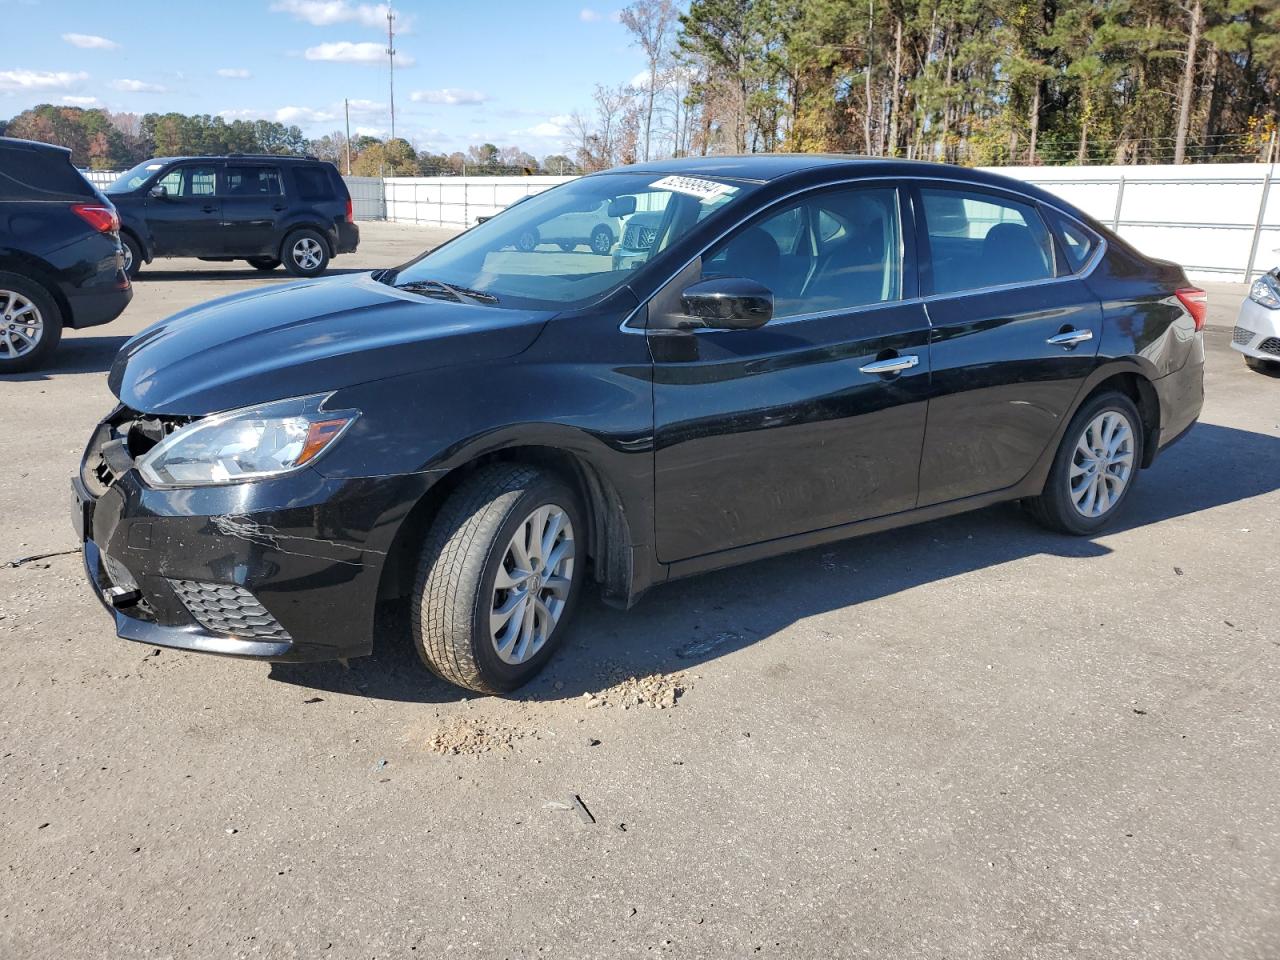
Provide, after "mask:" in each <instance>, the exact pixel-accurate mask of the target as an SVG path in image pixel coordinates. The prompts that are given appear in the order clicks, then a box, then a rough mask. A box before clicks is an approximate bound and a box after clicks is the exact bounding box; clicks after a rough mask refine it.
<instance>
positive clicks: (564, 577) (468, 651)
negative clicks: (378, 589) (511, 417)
mask: <svg viewBox="0 0 1280 960" xmlns="http://www.w3.org/2000/svg"><path fill="white" fill-rule="evenodd" d="M539 530H541V531H542V533H541V534H539V533H538V532H537V531H539ZM585 534H586V525H585V523H584V520H583V513H582V507H581V505H580V504H579V502H578V496H577V494H576V493H575V492H574V491H573V490H572V489H571V488H570V487H569V486H567V485H566V484H565V483H564V482H563V481H561V480H560V479H559V478H558V477H556V476H554V475H553V474H550V473H547V472H546V471H544V470H541V469H539V468H537V467H532V466H526V465H522V464H505V463H503V464H494V465H493V466H489V467H485V468H482V469H481V470H479V471H477V472H476V473H475V474H474V475H473V476H472V477H470V478H469V479H468V480H467V481H466V482H465V483H464V484H463V485H462V486H460V487H459V488H458V489H457V490H455V491H454V492H453V493H452V494H451V495H450V496H449V498H448V499H447V500H446V501H445V502H444V505H443V506H442V507H441V508H440V512H439V514H438V515H437V516H436V518H435V522H434V523H433V524H432V526H431V529H430V531H429V533H428V535H427V540H426V543H425V544H424V546H423V549H422V554H421V558H420V560H419V562H418V574H417V577H416V579H415V583H414V591H413V613H412V616H411V623H412V628H413V639H414V646H415V647H416V648H417V650H418V655H419V656H420V657H421V658H422V661H423V663H425V664H426V665H427V667H428V668H430V669H431V670H432V671H433V672H434V673H436V674H437V675H438V676H440V677H442V678H443V679H445V680H448V681H449V682H450V683H454V684H457V685H458V686H460V687H466V688H467V689H469V690H475V691H478V692H480V693H505V692H507V691H509V690H514V689H515V688H516V687H519V686H521V685H522V684H524V683H526V682H528V681H529V680H530V679H531V678H532V677H533V676H534V675H535V674H537V673H538V671H540V670H541V669H542V668H543V667H544V666H545V665H546V663H547V661H548V660H549V659H550V658H551V656H552V654H553V653H554V652H555V649H556V648H557V647H558V646H559V645H560V643H561V642H562V641H563V639H564V635H565V630H566V626H567V624H568V621H569V620H570V618H571V617H572V616H573V612H574V608H575V607H576V605H577V600H578V595H579V594H580V593H581V592H582V580H583V569H584V566H585V561H586V557H585V555H584V553H585V551H584V550H583V546H584V541H583V540H582V538H583V537H584V536H585ZM548 540H549V541H550V542H549V543H548V542H547V541H548ZM522 557H523V559H521V558H522ZM522 564H527V566H528V568H529V569H528V570H524V569H523V568H522ZM500 578H501V579H500ZM504 584H505V586H504ZM522 599H523V603H522V602H521V601H522ZM504 613H505V615H506V617H505V619H504V618H503V615H504Z"/></svg>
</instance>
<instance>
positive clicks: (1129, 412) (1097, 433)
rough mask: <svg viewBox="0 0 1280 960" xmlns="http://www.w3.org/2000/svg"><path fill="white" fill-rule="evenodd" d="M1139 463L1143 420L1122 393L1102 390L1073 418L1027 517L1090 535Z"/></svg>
mask: <svg viewBox="0 0 1280 960" xmlns="http://www.w3.org/2000/svg"><path fill="white" fill-rule="evenodd" d="M1140 463H1142V418H1141V417H1140V416H1139V415H1138V408H1137V407H1135V406H1134V405H1133V401H1132V400H1130V399H1129V398H1128V397H1126V396H1125V395H1124V394H1122V393H1113V392H1107V393H1100V394H1098V395H1097V396H1096V397H1094V398H1093V399H1092V400H1089V401H1088V402H1086V403H1085V405H1084V406H1082V407H1081V408H1080V410H1079V411H1078V412H1077V413H1076V415H1075V416H1074V417H1073V418H1072V420H1071V423H1070V425H1069V426H1068V427H1067V432H1066V434H1065V435H1063V438H1062V445H1061V446H1060V447H1058V453H1057V456H1055V457H1054V461H1053V467H1052V468H1051V469H1050V470H1049V478H1048V479H1047V480H1046V481H1045V486H1044V493H1042V494H1041V495H1040V496H1038V497H1036V498H1034V499H1033V500H1030V501H1028V506H1029V508H1030V510H1031V515H1032V516H1034V517H1035V518H1036V520H1038V521H1039V522H1040V523H1042V524H1043V525H1044V526H1046V527H1048V528H1049V529H1051V530H1057V531H1060V532H1061V533H1070V534H1074V535H1076V536H1081V537H1083V536H1090V535H1091V534H1095V533H1099V532H1101V531H1102V529H1103V528H1105V527H1106V526H1108V525H1109V524H1110V523H1111V521H1112V520H1114V519H1115V516H1116V514H1117V513H1118V512H1119V511H1120V506H1121V505H1122V504H1123V503H1124V501H1125V499H1126V498H1127V497H1128V496H1129V491H1130V490H1132V489H1133V483H1134V481H1135V480H1136V479H1137V477H1138V465H1139V464H1140Z"/></svg>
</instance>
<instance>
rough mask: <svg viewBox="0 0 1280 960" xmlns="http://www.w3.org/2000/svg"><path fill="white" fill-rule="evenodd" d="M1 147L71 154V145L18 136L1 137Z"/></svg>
mask: <svg viewBox="0 0 1280 960" xmlns="http://www.w3.org/2000/svg"><path fill="white" fill-rule="evenodd" d="M0 147H5V148H8V149H10V150H38V151H43V152H45V153H63V154H67V155H68V156H69V155H70V154H71V149H70V148H69V147H60V146H58V145H57V144H56V143H41V142H40V141H39V140H19V139H18V138H17V137H0Z"/></svg>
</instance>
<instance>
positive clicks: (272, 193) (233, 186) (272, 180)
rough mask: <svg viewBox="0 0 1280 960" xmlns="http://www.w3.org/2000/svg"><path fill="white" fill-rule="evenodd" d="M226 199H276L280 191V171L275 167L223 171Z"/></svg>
mask: <svg viewBox="0 0 1280 960" xmlns="http://www.w3.org/2000/svg"><path fill="white" fill-rule="evenodd" d="M220 193H221V195H222V196H224V197H276V196H279V195H280V193H281V190H280V171H279V170H278V169H277V168H275V167H232V166H228V167H226V168H225V169H224V170H223V171H222V190H221V191H220Z"/></svg>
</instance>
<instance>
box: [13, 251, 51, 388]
mask: <svg viewBox="0 0 1280 960" xmlns="http://www.w3.org/2000/svg"><path fill="white" fill-rule="evenodd" d="M61 339H62V312H61V311H60V310H59V309H58V305H57V303H55V302H54V299H53V297H51V296H49V292H48V291H47V290H45V288H44V287H42V286H40V284H38V283H36V282H34V281H32V280H28V279H27V278H26V277H21V276H19V275H18V274H16V273H0V374H5V373H17V372H19V371H21V370H33V369H35V368H36V367H38V366H40V365H41V364H43V363H44V362H45V360H47V359H48V358H49V356H50V355H51V354H52V353H53V351H54V350H56V349H57V347H58V341H59V340H61Z"/></svg>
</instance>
